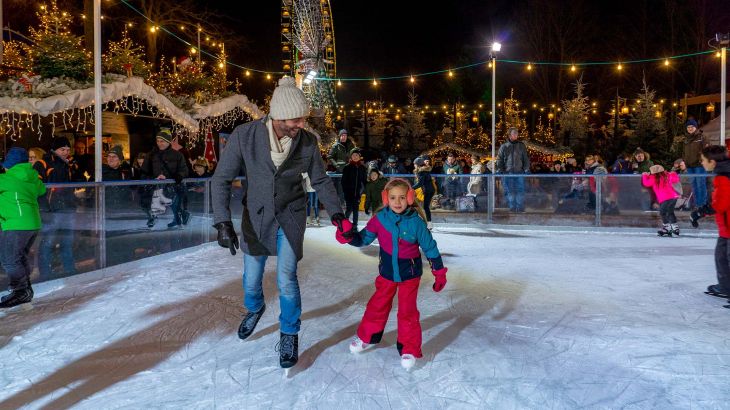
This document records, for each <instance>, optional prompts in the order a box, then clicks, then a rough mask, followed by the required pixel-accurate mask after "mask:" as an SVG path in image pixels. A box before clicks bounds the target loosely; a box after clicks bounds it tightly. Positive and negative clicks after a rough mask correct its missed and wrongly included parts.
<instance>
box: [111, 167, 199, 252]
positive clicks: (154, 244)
mask: <svg viewBox="0 0 730 410" xmlns="http://www.w3.org/2000/svg"><path fill="white" fill-rule="evenodd" d="M204 191H205V181H195V180H190V181H188V180H185V181H184V182H183V183H181V184H174V183H160V182H158V183H145V182H142V181H140V182H133V183H106V184H105V202H104V203H105V221H106V232H105V238H106V252H107V254H106V260H107V266H114V265H118V264H120V263H125V262H130V261H134V260H138V259H142V258H145V257H148V256H153V255H159V254H163V253H167V252H173V251H177V250H180V249H184V248H188V247H192V246H196V245H199V244H202V243H205V242H207V241H208V232H207V228H206V227H205V224H208V223H209V218H208V216H206V215H205V214H204V206H205V203H204Z"/></svg>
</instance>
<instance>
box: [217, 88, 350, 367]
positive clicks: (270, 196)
mask: <svg viewBox="0 0 730 410" xmlns="http://www.w3.org/2000/svg"><path fill="white" fill-rule="evenodd" d="M270 107H271V110H270V112H269V115H268V116H266V117H264V118H262V119H259V120H255V121H251V122H249V123H246V124H243V125H239V126H238V127H236V128H235V129H234V130H233V133H232V134H231V136H230V139H229V140H228V143H227V144H226V149H225V150H223V153H222V155H221V159H220V161H219V163H218V166H217V167H216V170H215V173H214V174H213V178H212V180H211V185H212V194H213V213H214V218H213V220H214V223H215V225H214V226H215V228H216V229H217V230H218V244H219V245H220V246H222V247H225V248H228V249H229V250H230V252H231V254H234V255H235V253H236V248H238V247H239V245H240V248H241V250H242V251H243V262H244V263H243V269H244V272H243V289H244V294H245V297H244V304H245V306H246V309H247V310H248V313H247V314H246V315H245V317H244V318H243V321H242V322H241V325H240V326H239V328H238V337H239V338H241V339H246V338H248V336H250V335H251V333H253V331H254V328H255V327H256V324H257V323H258V320H259V319H260V318H261V315H262V314H263V312H264V310H265V305H264V294H263V289H262V279H263V274H264V267H265V265H266V259H267V258H268V256H273V255H276V256H277V258H276V264H277V267H276V274H277V281H278V284H279V290H280V294H279V305H280V310H281V314H280V316H279V325H280V340H279V342H280V345H279V346H280V349H279V354H280V356H279V364H280V365H281V366H282V367H284V368H288V367H291V366H293V365H294V364H295V363H296V362H297V360H298V357H299V355H298V337H297V334H298V333H299V329H300V326H301V321H300V315H301V311H302V304H301V296H300V293H299V282H298V280H297V263H298V261H299V260H300V259H301V258H302V256H303V244H304V229H305V227H306V208H307V204H306V197H307V196H306V195H305V194H304V188H303V184H302V173H304V172H306V173H307V175H308V176H309V179H310V182H311V185H312V188H314V190H315V191H316V192H317V196H318V197H319V199H320V201H321V202H322V203H323V204H324V207H325V209H326V210H327V214H328V215H330V218H331V220H332V223H333V224H335V225H336V226H338V229H339V230H340V231H341V232H346V233H347V234H348V235H351V233H350V230H351V224H350V223H349V221H347V220H346V219H345V216H344V214H343V213H342V208H341V206H340V201H339V199H338V197H337V193H336V191H335V187H334V185H333V183H332V180H331V179H330V178H329V176H327V174H326V173H325V168H324V162H323V161H322V157H321V156H320V152H319V146H318V144H317V138H316V137H315V136H314V135H313V134H311V133H309V132H307V131H306V130H305V129H304V127H305V125H306V117H307V116H309V102H308V101H307V98H306V96H305V95H304V93H303V92H302V90H300V89H299V88H297V86H296V83H295V81H294V79H293V78H291V77H284V78H282V79H281V80H279V85H278V86H277V87H276V89H275V90H274V93H273V95H272V97H271V103H270ZM242 172H245V175H246V184H244V186H243V189H244V192H243V215H241V220H242V226H241V230H242V238H243V240H242V241H241V242H240V243H239V241H238V235H237V234H236V232H235V230H234V228H233V222H232V215H231V210H230V209H231V208H230V201H231V183H232V181H233V180H234V179H235V178H236V177H237V176H239V175H240V174H241V173H242Z"/></svg>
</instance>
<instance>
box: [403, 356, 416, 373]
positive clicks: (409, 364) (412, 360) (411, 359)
mask: <svg viewBox="0 0 730 410" xmlns="http://www.w3.org/2000/svg"><path fill="white" fill-rule="evenodd" d="M400 365H401V366H403V368H404V369H406V370H407V371H410V370H411V369H412V368H413V366H415V365H416V357H415V356H413V355H412V354H404V355H403V356H401V357H400Z"/></svg>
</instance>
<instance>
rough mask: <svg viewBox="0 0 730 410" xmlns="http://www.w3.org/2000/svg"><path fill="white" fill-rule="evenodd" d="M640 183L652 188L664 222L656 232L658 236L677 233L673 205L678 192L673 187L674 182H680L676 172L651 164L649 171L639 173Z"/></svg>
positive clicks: (677, 226)
mask: <svg viewBox="0 0 730 410" xmlns="http://www.w3.org/2000/svg"><path fill="white" fill-rule="evenodd" d="M641 183H642V185H644V186H645V187H647V188H652V189H653V190H654V195H656V199H657V201H658V202H659V214H660V215H661V217H662V223H663V224H664V227H663V228H662V229H661V230H659V231H658V232H657V233H658V234H659V236H672V234H674V235H679V225H677V217H676V216H675V215H674V206H675V205H676V204H677V198H679V193H678V192H677V189H676V188H675V185H676V184H680V181H679V175H677V173H676V172H667V171H665V170H664V167H662V166H661V165H652V166H651V168H649V172H644V173H642V174H641ZM680 189H681V188H680Z"/></svg>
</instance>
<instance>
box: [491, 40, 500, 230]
mask: <svg viewBox="0 0 730 410" xmlns="http://www.w3.org/2000/svg"><path fill="white" fill-rule="evenodd" d="M501 49H502V44H500V43H497V42H494V43H492V48H491V50H490V53H489V58H490V59H491V60H492V178H489V196H490V197H491V198H490V200H489V222H490V223H491V222H492V221H491V219H492V213H494V200H495V195H494V174H495V173H496V172H497V159H496V158H495V156H496V154H495V145H496V143H497V139H496V131H497V130H496V128H497V125H496V122H495V118H496V115H497V107H496V103H497V97H496V93H497V53H498V52H499V51H500V50H501Z"/></svg>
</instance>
